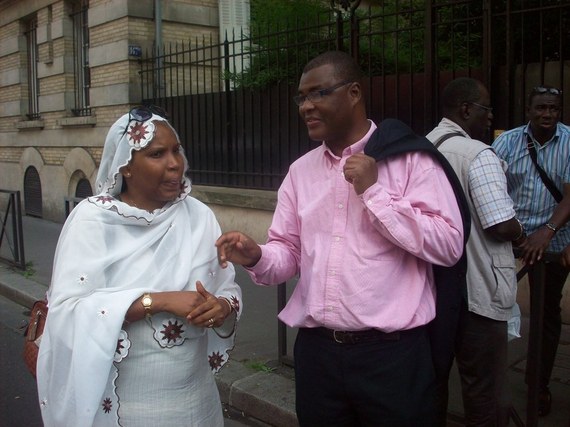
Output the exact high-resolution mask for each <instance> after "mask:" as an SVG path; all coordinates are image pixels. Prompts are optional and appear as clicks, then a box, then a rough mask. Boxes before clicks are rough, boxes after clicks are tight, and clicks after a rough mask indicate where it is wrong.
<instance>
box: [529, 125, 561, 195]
mask: <svg viewBox="0 0 570 427" xmlns="http://www.w3.org/2000/svg"><path fill="white" fill-rule="evenodd" d="M526 148H527V149H528V153H529V154H530V158H531V159H532V162H533V163H534V166H536V170H537V171H538V174H539V175H540V179H542V182H543V183H544V186H545V187H546V188H547V189H548V191H550V194H552V197H554V200H556V201H557V202H558V203H560V201H561V200H562V193H561V192H560V190H558V188H556V185H554V183H553V182H552V180H551V179H550V177H549V176H548V175H547V174H546V172H545V171H544V169H542V168H541V167H540V166H539V164H538V161H537V160H536V149H535V148H534V144H533V143H532V139H531V138H530V135H528V134H527V144H526Z"/></svg>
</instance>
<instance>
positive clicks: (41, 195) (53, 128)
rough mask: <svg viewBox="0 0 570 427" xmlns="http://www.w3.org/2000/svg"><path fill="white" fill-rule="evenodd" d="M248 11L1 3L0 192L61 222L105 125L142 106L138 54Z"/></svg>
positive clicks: (209, 6) (37, 0)
mask: <svg viewBox="0 0 570 427" xmlns="http://www.w3.org/2000/svg"><path fill="white" fill-rule="evenodd" d="M248 11H249V2H248V1H247V0H237V1H236V0H0V189H4V190H11V191H16V190H19V191H20V192H21V194H22V200H23V205H24V206H23V212H24V213H25V214H27V215H34V216H38V217H42V218H45V219H48V220H52V221H57V222H62V221H63V220H64V219H65V201H66V199H67V200H68V201H70V200H72V199H73V198H75V197H84V196H86V195H90V194H91V193H92V191H93V190H94V188H95V178H96V175H97V169H98V165H99V161H100V157H101V152H102V147H103V143H104V140H105V135H106V132H107V130H108V128H109V126H110V125H111V124H112V123H113V122H114V121H115V120H116V118H118V117H119V116H120V115H121V114H123V113H125V112H126V111H128V110H129V109H130V108H131V107H132V106H133V105H136V104H138V103H140V101H141V93H140V83H139V77H138V70H139V64H138V59H139V58H140V57H141V54H142V52H145V51H149V50H150V51H152V49H154V46H155V43H157V44H158V46H162V45H163V44H168V43H170V42H177V41H180V40H188V39H194V40H200V39H204V40H209V39H210V38H212V39H218V38H219V37H220V34H222V32H223V31H225V30H226V29H231V27H232V26H234V27H235V26H241V25H243V24H244V22H243V20H244V19H249V15H248ZM0 203H2V201H1V200H0ZM0 210H2V209H1V207H0Z"/></svg>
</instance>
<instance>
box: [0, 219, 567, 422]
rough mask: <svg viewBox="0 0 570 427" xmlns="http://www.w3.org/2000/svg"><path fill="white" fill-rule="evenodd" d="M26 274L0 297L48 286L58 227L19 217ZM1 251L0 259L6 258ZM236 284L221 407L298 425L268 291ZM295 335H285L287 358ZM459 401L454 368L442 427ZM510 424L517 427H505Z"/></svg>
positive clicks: (6, 273)
mask: <svg viewBox="0 0 570 427" xmlns="http://www.w3.org/2000/svg"><path fill="white" fill-rule="evenodd" d="M23 222H24V240H25V241H24V245H25V257H26V261H27V262H28V263H29V269H28V272H27V273H26V274H24V272H22V271H18V270H14V269H12V268H10V267H9V266H8V265H7V264H5V263H3V262H0V294H2V295H5V296H7V297H8V298H10V299H12V300H13V301H15V302H18V303H19V304H21V305H23V306H26V307H31V305H32V303H33V301H35V300H36V299H39V298H42V297H43V296H44V294H45V291H46V290H47V285H48V284H49V281H50V279H51V268H52V263H53V254H54V251H55V246H56V243H57V238H58V236H59V232H60V230H61V227H62V225H61V224H56V223H53V222H49V221H45V220H41V219H37V218H31V217H24V218H23ZM4 251H5V248H2V249H1V250H0V253H1V254H2V255H4V256H5V252H4ZM237 273H238V275H237V278H236V281H237V282H238V283H240V285H241V287H242V290H243V293H244V314H243V316H242V320H241V322H240V324H239V328H238V331H237V339H236V348H235V349H234V351H233V352H232V355H231V356H232V358H231V359H230V362H228V364H227V365H226V366H225V367H224V369H222V371H221V372H220V374H218V376H217V383H218V388H219V390H220V395H221V398H222V402H224V403H225V404H226V405H228V406H229V407H230V408H231V411H234V412H235V411H237V412H238V413H240V414H242V415H244V416H246V417H247V419H248V420H249V422H250V423H251V424H252V425H256V426H276V427H289V426H297V425H298V424H297V420H296V417H295V392H294V380H293V371H292V369H291V368H288V367H282V366H280V365H279V363H277V358H278V356H277V345H278V343H277V320H276V313H277V304H276V301H277V297H276V290H275V289H274V288H270V289H265V288H261V287H258V286H255V285H253V284H251V281H250V280H249V278H248V277H247V275H246V274H245V273H244V272H243V271H242V270H240V269H237ZM521 333H522V335H523V337H522V338H520V339H516V340H514V341H512V342H511V343H510V345H509V353H510V355H509V366H510V368H509V381H510V388H511V395H512V402H513V407H514V409H515V411H516V412H517V414H518V415H519V417H520V418H521V419H522V420H523V421H525V422H526V410H525V408H526V386H525V384H524V367H525V363H526V348H527V337H528V319H526V318H524V317H523V319H522V331H521ZM293 339H294V331H289V333H288V343H287V344H288V349H289V354H290V353H291V351H292V350H291V348H292V341H293ZM551 391H552V395H553V405H552V413H551V414H550V415H549V416H547V417H544V418H540V419H539V423H538V425H539V426H544V427H570V422H569V421H570V325H563V332H562V340H561V343H560V347H559V351H558V355H557V359H556V366H555V368H554V372H553V378H552V382H551ZM461 418H462V401H461V392H460V384H459V379H458V376H457V373H456V369H455V368H454V369H453V372H452V378H451V382H450V405H449V417H448V420H449V422H448V426H460V425H462V424H461ZM511 425H516V424H515V423H514V422H513V421H511Z"/></svg>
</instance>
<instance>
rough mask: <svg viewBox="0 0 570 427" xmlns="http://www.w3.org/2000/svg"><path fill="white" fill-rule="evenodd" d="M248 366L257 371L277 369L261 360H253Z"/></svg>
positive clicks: (267, 371)
mask: <svg viewBox="0 0 570 427" xmlns="http://www.w3.org/2000/svg"><path fill="white" fill-rule="evenodd" d="M246 366H247V367H248V368H251V369H253V370H255V371H259V372H265V373H269V372H273V371H274V370H275V368H271V367H269V366H267V365H266V364H265V363H263V362H259V361H251V362H249V363H247V365H246Z"/></svg>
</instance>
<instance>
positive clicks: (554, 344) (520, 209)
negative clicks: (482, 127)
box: [492, 86, 570, 416]
mask: <svg viewBox="0 0 570 427" xmlns="http://www.w3.org/2000/svg"><path fill="white" fill-rule="evenodd" d="M561 101H562V91H561V90H559V89H556V88H554V87H550V86H540V87H535V88H533V89H532V91H531V92H530V94H529V97H528V105H527V108H526V112H527V118H528V120H529V122H528V124H526V125H524V126H520V127H517V128H515V129H512V130H509V131H506V132H504V133H502V134H501V135H500V136H499V137H498V138H497V139H496V140H495V141H494V142H493V144H492V146H493V148H494V149H495V151H496V152H497V155H498V156H499V157H500V158H502V159H503V160H505V161H506V162H507V164H508V169H507V172H506V174H507V184H508V190H509V195H510V196H511V198H512V199H513V201H514V203H515V211H516V212H517V217H518V218H519V220H520V221H521V222H522V224H523V226H524V228H525V230H526V233H527V234H528V238H527V239H526V240H525V242H524V243H522V245H521V246H520V247H521V249H522V255H521V257H522V261H523V262H524V263H525V264H528V265H533V264H535V263H536V262H538V261H540V260H541V258H542V256H543V254H544V252H545V251H551V252H560V251H562V250H563V249H564V247H565V246H567V245H568V244H569V243H570V227H567V226H566V222H567V221H568V219H570V128H569V127H568V126H566V125H564V124H562V123H561V122H560V115H561ZM533 156H535V158H536V163H537V164H538V165H539V166H540V167H541V168H542V170H543V171H544V174H545V177H544V178H541V175H540V172H539V170H538V169H537V166H536V165H535V162H534V161H533V159H532V157H533ZM549 181H550V182H549ZM547 185H548V186H549V187H551V188H547ZM557 193H558V194H557ZM557 199H559V201H557ZM569 271H570V270H569V269H568V268H567V267H565V266H562V265H561V264H560V263H558V262H546V263H545V280H544V329H543V343H542V348H541V356H542V357H541V360H542V364H541V366H540V367H539V372H540V374H539V375H540V382H539V387H540V389H539V408H538V412H539V415H541V416H545V415H547V414H548V413H549V412H550V409H551V404H552V395H551V393H550V390H549V388H548V385H549V382H550V376H551V373H552V367H553V365H554V359H555V357H556V351H557V348H558V342H559V340H560V333H561V323H562V319H561V310H560V301H561V299H562V288H563V287H564V283H565V282H566V278H567V277H568V272H569ZM529 282H530V286H531V287H532V286H535V283H533V280H532V277H530V276H529ZM531 295H532V293H531ZM527 368H528V365H527Z"/></svg>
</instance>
